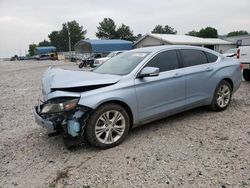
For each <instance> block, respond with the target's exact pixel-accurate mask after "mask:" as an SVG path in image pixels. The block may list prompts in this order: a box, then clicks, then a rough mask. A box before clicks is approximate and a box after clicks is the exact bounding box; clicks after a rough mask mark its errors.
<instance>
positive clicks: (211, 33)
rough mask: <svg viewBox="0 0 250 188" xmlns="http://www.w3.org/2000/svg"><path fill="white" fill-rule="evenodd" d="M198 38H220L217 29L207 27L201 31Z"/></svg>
mask: <svg viewBox="0 0 250 188" xmlns="http://www.w3.org/2000/svg"><path fill="white" fill-rule="evenodd" d="M198 37H202V38H218V32H217V30H216V29H215V28H212V27H206V28H205V29H203V28H202V29H201V30H200V31H199V33H198Z"/></svg>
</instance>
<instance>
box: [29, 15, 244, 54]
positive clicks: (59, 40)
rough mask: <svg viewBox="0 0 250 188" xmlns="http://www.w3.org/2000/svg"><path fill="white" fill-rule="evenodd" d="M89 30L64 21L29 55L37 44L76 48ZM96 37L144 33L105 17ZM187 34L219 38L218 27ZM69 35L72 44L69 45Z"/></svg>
mask: <svg viewBox="0 0 250 188" xmlns="http://www.w3.org/2000/svg"><path fill="white" fill-rule="evenodd" d="M86 33H87V30H85V29H83V26H80V25H79V23H77V22H76V21H75V20H73V21H70V22H67V23H63V24H62V28H61V30H59V31H52V32H51V33H50V34H49V35H48V38H49V40H50V41H47V40H44V41H41V42H39V43H38V44H30V45H29V55H30V56H33V55H35V48H36V47H37V46H40V47H42V46H50V45H52V46H55V47H56V48H57V51H59V52H61V51H68V50H69V47H71V49H74V45H75V44H76V43H77V42H78V41H79V40H81V39H85V35H86ZM151 33H159V34H177V30H175V29H174V28H173V27H171V26H169V25H165V26H163V25H159V24H158V25H156V26H155V27H154V29H153V30H152V31H151ZM247 34H248V32H247V31H242V30H240V31H232V32H230V33H228V34H227V35H226V36H228V37H231V36H238V35H247ZM95 35H96V37H97V38H99V39H123V40H129V41H136V40H138V39H139V38H140V37H141V36H142V34H140V33H139V34H137V35H134V32H133V30H131V28H130V27H129V26H128V25H125V24H123V23H122V24H121V25H119V26H117V25H116V23H115V21H114V20H113V19H111V18H104V19H103V21H101V22H100V23H99V25H98V26H97V32H96V33H95ZM186 35H190V36H196V37H202V38H218V32H217V29H215V28H213V27H206V28H202V29H200V30H199V31H195V30H193V31H190V32H188V33H186ZM69 36H70V40H71V44H70V46H69Z"/></svg>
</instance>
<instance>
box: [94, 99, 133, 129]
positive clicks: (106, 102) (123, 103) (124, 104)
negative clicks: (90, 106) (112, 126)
mask: <svg viewBox="0 0 250 188" xmlns="http://www.w3.org/2000/svg"><path fill="white" fill-rule="evenodd" d="M111 103H112V104H117V105H120V106H121V107H123V108H124V109H125V110H126V112H127V113H128V116H129V121H130V125H129V126H130V129H131V128H132V127H133V122H134V117H133V113H132V110H131V109H130V107H129V105H128V104H126V103H125V102H123V101H120V100H109V101H105V102H103V103H101V104H99V105H98V107H97V108H96V109H98V108H99V107H100V106H103V105H106V104H111Z"/></svg>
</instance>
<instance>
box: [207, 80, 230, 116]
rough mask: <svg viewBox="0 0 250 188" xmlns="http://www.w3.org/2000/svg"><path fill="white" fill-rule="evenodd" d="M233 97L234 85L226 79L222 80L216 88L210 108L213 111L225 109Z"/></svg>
mask: <svg viewBox="0 0 250 188" xmlns="http://www.w3.org/2000/svg"><path fill="white" fill-rule="evenodd" d="M231 98H232V86H231V85H230V83H229V82H228V81H226V80H222V81H221V82H220V83H219V84H218V86H217V87H216V89H215V92H214V96H213V100H212V103H211V104H210V108H211V109H212V110H213V111H216V112H219V111H223V110H225V109H226V108H227V107H228V106H229V104H230V102H231Z"/></svg>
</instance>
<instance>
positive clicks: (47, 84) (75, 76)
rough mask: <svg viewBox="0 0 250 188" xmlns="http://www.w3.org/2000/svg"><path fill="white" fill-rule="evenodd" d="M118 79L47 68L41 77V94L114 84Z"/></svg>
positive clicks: (117, 77)
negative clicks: (54, 90) (56, 90)
mask: <svg viewBox="0 0 250 188" xmlns="http://www.w3.org/2000/svg"><path fill="white" fill-rule="evenodd" d="M120 79H121V76H117V75H109V74H98V73H94V72H87V71H75V70H64V69H58V68H49V69H48V70H47V71H46V72H45V74H44V77H43V93H44V94H48V93H50V92H51V90H53V89H67V88H78V87H84V86H98V85H109V84H115V83H116V82H118V81H119V80H120Z"/></svg>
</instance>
